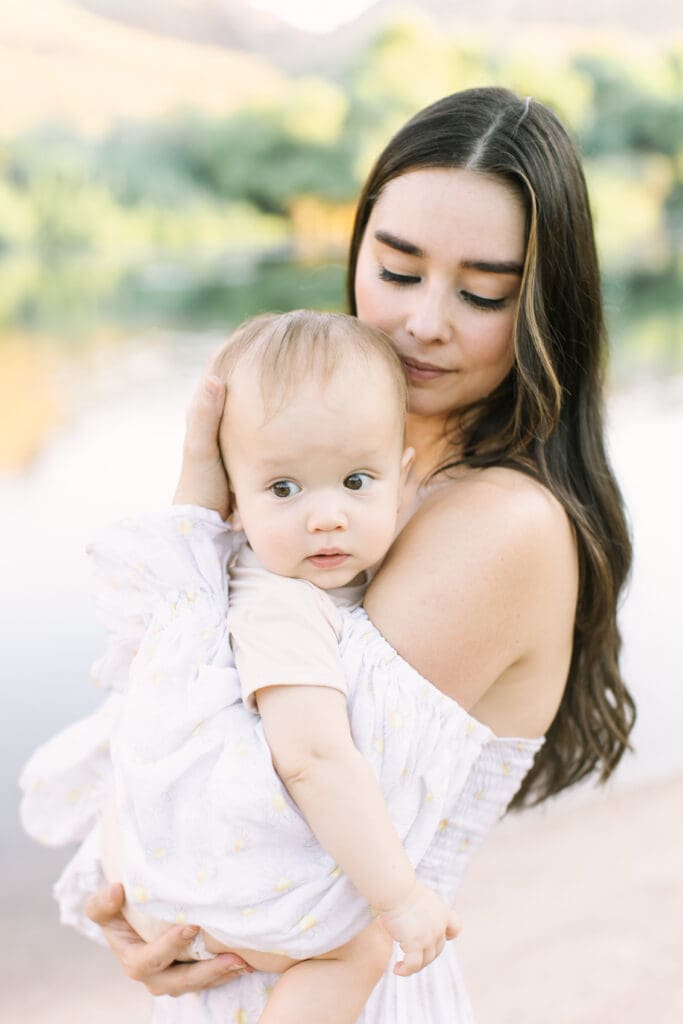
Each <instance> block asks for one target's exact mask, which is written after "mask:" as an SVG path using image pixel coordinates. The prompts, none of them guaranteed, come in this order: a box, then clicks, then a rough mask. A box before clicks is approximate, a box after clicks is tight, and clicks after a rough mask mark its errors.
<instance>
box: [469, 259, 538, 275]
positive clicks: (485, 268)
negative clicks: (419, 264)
mask: <svg viewBox="0 0 683 1024" xmlns="http://www.w3.org/2000/svg"><path fill="white" fill-rule="evenodd" d="M461 266H463V267H464V268H465V270H481V271H482V273H484V274H517V275H518V276H519V277H521V275H522V271H523V269H524V268H523V267H522V265H521V263H515V261H514V260H463V262H462V263H461Z"/></svg>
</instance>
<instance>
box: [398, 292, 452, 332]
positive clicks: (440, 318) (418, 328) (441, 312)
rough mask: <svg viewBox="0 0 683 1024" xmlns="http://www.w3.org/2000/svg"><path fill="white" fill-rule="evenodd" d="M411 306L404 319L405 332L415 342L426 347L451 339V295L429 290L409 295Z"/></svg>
mask: <svg viewBox="0 0 683 1024" xmlns="http://www.w3.org/2000/svg"><path fill="white" fill-rule="evenodd" d="M411 299H412V305H411V308H410V310H409V312H408V316H407V319H406V330H407V331H408V334H411V335H412V336H413V338H415V340H416V341H419V342H422V343H423V344H425V345H428V344H430V343H432V342H440V343H442V344H445V343H447V342H449V341H452V339H453V333H454V328H455V323H454V317H453V301H452V295H451V294H450V293H448V294H447V293H446V291H445V290H441V289H436V288H431V289H427V288H425V289H423V290H422V291H421V293H418V292H417V289H416V291H415V292H414V293H413V295H411Z"/></svg>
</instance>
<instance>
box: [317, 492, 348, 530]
mask: <svg viewBox="0 0 683 1024" xmlns="http://www.w3.org/2000/svg"><path fill="white" fill-rule="evenodd" d="M307 525H308V529H309V532H310V533H329V532H330V531H332V530H345V529H346V528H347V527H348V520H347V518H346V514H345V513H344V509H343V508H342V506H341V502H339V501H336V500H335V499H333V498H328V499H320V500H318V501H316V502H315V503H314V504H313V505H312V507H311V508H310V510H309V513H308V524H307Z"/></svg>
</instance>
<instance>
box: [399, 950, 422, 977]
mask: <svg viewBox="0 0 683 1024" xmlns="http://www.w3.org/2000/svg"><path fill="white" fill-rule="evenodd" d="M422 966H423V957H422V950H418V951H417V952H413V953H406V954H405V957H404V958H403V960H400V961H399V962H398V963H397V964H396V965H395V967H394V974H398V975H399V977H401V978H407V977H409V976H410V975H411V974H416V973H417V971H419V970H421V969H422Z"/></svg>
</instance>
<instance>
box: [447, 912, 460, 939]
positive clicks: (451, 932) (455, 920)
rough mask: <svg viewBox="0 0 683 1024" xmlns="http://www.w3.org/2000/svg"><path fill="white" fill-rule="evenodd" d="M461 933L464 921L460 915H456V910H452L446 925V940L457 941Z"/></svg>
mask: <svg viewBox="0 0 683 1024" xmlns="http://www.w3.org/2000/svg"><path fill="white" fill-rule="evenodd" d="M461 931H462V921H461V920H460V915H459V914H456V912H455V911H454V910H451V911H450V913H449V915H448V923H447V925H446V938H447V939H457V937H458V935H459V934H460V932H461Z"/></svg>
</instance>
